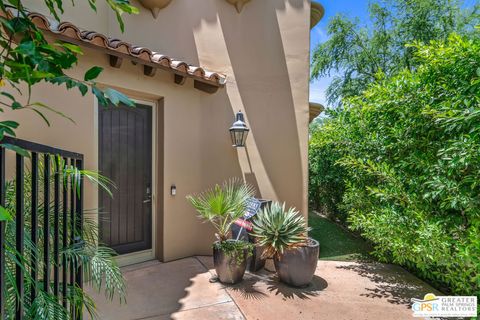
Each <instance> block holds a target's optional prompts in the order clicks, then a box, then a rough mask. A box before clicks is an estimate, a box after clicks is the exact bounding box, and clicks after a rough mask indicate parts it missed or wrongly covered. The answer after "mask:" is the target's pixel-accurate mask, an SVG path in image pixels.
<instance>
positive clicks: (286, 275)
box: [252, 202, 320, 287]
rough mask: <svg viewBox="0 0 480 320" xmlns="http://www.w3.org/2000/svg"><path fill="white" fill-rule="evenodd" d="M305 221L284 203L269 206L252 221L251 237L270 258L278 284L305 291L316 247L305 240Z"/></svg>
mask: <svg viewBox="0 0 480 320" xmlns="http://www.w3.org/2000/svg"><path fill="white" fill-rule="evenodd" d="M308 231H309V228H308V227H307V223H306V221H305V218H304V217H303V216H302V215H300V214H299V213H298V211H296V210H295V208H290V209H288V210H285V203H284V204H280V203H278V202H274V203H272V204H271V205H270V206H268V207H266V208H265V209H263V210H262V211H261V212H260V213H259V214H258V215H257V216H256V218H255V220H253V232H252V235H253V236H254V237H256V238H257V244H258V245H260V246H263V247H264V248H265V249H264V255H265V257H273V260H274V264H275V270H276V271H277V275H278V277H279V279H280V281H282V282H284V283H286V284H288V285H291V286H294V287H305V286H307V285H309V283H310V282H311V281H312V278H313V275H314V273H315V269H316V268H317V261H318V255H319V252H320V245H319V244H318V241H316V240H314V239H312V238H309V237H308Z"/></svg>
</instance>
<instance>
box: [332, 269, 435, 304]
mask: <svg viewBox="0 0 480 320" xmlns="http://www.w3.org/2000/svg"><path fill="white" fill-rule="evenodd" d="M336 268H337V269H343V270H348V271H353V272H355V273H357V274H358V275H359V276H361V277H364V278H367V279H368V280H369V281H370V283H371V284H373V285H374V286H373V288H365V289H364V290H365V292H363V293H361V294H360V296H363V297H367V298H372V299H382V300H386V301H388V302H389V303H391V304H396V305H405V307H406V308H409V305H410V301H411V298H422V297H423V296H424V294H425V293H426V292H425V291H424V289H425V286H426V284H425V283H424V282H423V281H422V280H420V279H418V278H416V277H415V276H413V275H412V274H410V273H408V272H406V271H405V270H404V269H402V268H401V267H399V266H395V265H386V264H380V263H358V264H351V265H341V266H337V267H336ZM434 293H436V294H438V292H434Z"/></svg>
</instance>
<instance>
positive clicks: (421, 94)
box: [310, 35, 480, 295]
mask: <svg viewBox="0 0 480 320" xmlns="http://www.w3.org/2000/svg"><path fill="white" fill-rule="evenodd" d="M409 48H412V52H414V53H415V54H414V56H413V57H412V61H414V63H415V65H416V66H417V67H416V68H415V70H414V71H411V70H409V69H405V70H403V71H401V72H399V73H398V75H396V76H394V77H390V78H388V79H383V80H382V79H380V80H378V82H376V83H375V84H373V85H371V86H370V87H369V88H368V89H367V90H366V91H365V92H364V93H363V94H361V95H359V96H357V97H352V98H350V99H346V100H344V101H343V108H342V110H341V111H339V112H338V113H336V114H335V115H334V116H333V117H332V118H330V119H329V120H327V121H326V122H325V123H324V124H323V125H322V126H320V127H319V129H317V130H316V132H314V133H313V137H312V144H311V149H312V150H311V152H310V156H311V157H312V158H311V159H312V162H313V161H316V159H317V158H318V155H322V154H323V155H328V154H330V156H329V158H328V160H325V162H327V164H322V163H320V169H318V170H317V169H315V170H317V171H315V174H318V175H322V174H329V173H328V172H322V170H323V169H325V170H328V169H329V168H330V169H332V168H333V169H332V170H334V175H337V174H338V177H339V178H340V177H342V180H343V182H342V183H340V184H344V185H345V188H346V189H345V193H344V194H343V201H342V204H341V206H340V207H339V206H338V205H337V206H336V207H335V208H336V209H338V208H340V209H342V210H344V212H345V213H346V214H348V222H349V224H350V226H351V227H352V228H353V229H355V230H359V231H360V232H361V233H362V235H363V236H364V237H365V238H367V239H369V240H371V241H372V242H373V244H374V245H375V254H376V255H377V257H379V258H380V259H381V260H384V261H390V262H394V263H398V264H400V265H404V266H406V267H408V268H410V269H413V270H416V271H417V272H418V273H419V274H420V275H421V276H423V277H424V278H426V279H429V280H430V281H432V282H434V283H436V284H437V285H439V286H442V287H447V288H449V289H450V290H451V291H452V292H453V293H455V294H461V295H480V236H479V235H480V40H478V38H477V37H473V39H470V40H468V39H466V38H465V37H461V36H458V35H451V36H450V37H449V39H448V40H446V41H435V42H432V43H430V44H428V45H423V44H419V43H416V44H414V45H411V46H409ZM331 150H334V152H333V153H330V151H331ZM315 157H317V158H315ZM313 165H314V166H315V165H316V164H313ZM315 178H316V177H315ZM325 181H326V182H325ZM325 181H322V182H321V183H320V184H319V185H318V188H322V185H323V184H327V186H328V183H329V182H331V181H334V182H335V183H336V182H337V181H336V180H334V179H333V178H329V179H326V180H325ZM324 192H326V194H327V196H328V197H330V198H336V199H338V198H339V197H340V196H342V195H341V189H338V190H335V188H332V187H330V188H329V189H328V190H326V191H324Z"/></svg>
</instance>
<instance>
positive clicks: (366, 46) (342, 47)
mask: <svg viewBox="0 0 480 320" xmlns="http://www.w3.org/2000/svg"><path fill="white" fill-rule="evenodd" d="M479 10H480V4H479V3H475V4H474V6H472V7H470V8H465V7H464V6H463V1H461V0H380V1H375V2H372V3H371V4H370V5H369V13H370V16H369V20H368V21H366V22H365V23H363V24H361V22H360V20H359V19H358V18H354V19H351V18H348V17H346V16H344V15H337V16H335V17H334V18H333V19H332V20H331V21H330V22H329V26H328V35H329V37H330V38H329V40H327V41H326V42H324V43H322V44H320V45H319V46H318V47H317V48H315V51H314V53H313V57H312V72H311V77H312V79H317V78H320V77H324V76H331V75H333V80H332V82H331V83H330V85H329V87H328V89H327V100H328V103H329V104H331V105H338V104H339V103H340V102H341V100H342V99H343V98H346V97H351V96H356V95H358V94H360V93H361V92H363V91H364V90H365V89H366V87H367V86H368V84H370V83H372V82H374V81H376V80H378V79H379V78H383V77H385V76H391V75H394V74H396V73H397V72H399V71H400V70H402V69H404V68H407V69H410V70H413V69H415V67H416V65H417V62H416V61H415V58H414V51H415V47H413V46H410V45H409V44H411V43H413V42H414V41H419V42H423V43H428V42H429V41H431V40H445V39H447V38H448V36H449V34H450V33H452V32H456V33H459V34H467V33H470V34H471V35H472V36H473V30H474V26H475V25H477V24H478V23H479V22H480V19H479V13H480V11H479Z"/></svg>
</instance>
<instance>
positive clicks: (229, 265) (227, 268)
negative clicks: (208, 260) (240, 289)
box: [213, 240, 248, 284]
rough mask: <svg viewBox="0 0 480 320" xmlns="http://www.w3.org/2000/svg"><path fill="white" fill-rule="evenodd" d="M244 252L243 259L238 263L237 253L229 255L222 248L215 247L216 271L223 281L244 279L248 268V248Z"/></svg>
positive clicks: (214, 262)
mask: <svg viewBox="0 0 480 320" xmlns="http://www.w3.org/2000/svg"><path fill="white" fill-rule="evenodd" d="M227 241H236V240H227ZM216 243H218V241H217V242H216ZM242 254H243V261H242V263H240V264H237V257H236V256H235V255H232V256H228V255H226V254H225V252H223V250H222V249H218V248H216V246H214V247H213V265H214V266H215V271H216V272H217V276H218V279H219V280H220V282H221V283H225V284H235V283H238V282H240V281H242V279H243V275H244V274H245V269H246V268H247V257H248V250H247V249H244V250H243V251H242Z"/></svg>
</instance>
